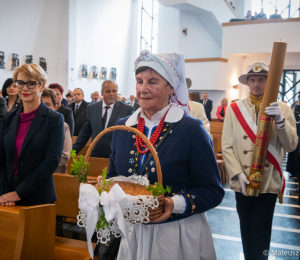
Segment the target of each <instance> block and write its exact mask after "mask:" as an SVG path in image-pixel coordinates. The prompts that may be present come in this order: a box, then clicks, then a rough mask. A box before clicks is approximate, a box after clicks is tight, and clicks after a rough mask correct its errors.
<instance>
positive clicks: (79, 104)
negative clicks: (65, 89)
mask: <svg viewBox="0 0 300 260" xmlns="http://www.w3.org/2000/svg"><path fill="white" fill-rule="evenodd" d="M81 104H82V101H81V102H80V103H78V104H76V103H75V110H74V112H76V111H77V109H79V108H80V106H81ZM77 106H78V108H77Z"/></svg>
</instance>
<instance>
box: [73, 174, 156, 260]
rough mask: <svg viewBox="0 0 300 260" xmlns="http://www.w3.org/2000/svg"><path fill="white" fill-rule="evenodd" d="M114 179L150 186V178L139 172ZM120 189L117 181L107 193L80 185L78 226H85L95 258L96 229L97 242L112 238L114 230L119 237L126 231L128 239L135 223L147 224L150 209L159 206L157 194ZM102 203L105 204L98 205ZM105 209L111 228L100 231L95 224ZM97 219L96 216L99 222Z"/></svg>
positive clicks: (105, 241) (90, 250)
mask: <svg viewBox="0 0 300 260" xmlns="http://www.w3.org/2000/svg"><path fill="white" fill-rule="evenodd" d="M113 179H114V181H127V182H132V183H136V184H141V185H144V186H146V187H148V185H149V180H148V179H147V178H146V177H144V176H140V175H139V176H138V175H132V176H130V177H128V178H127V177H124V176H118V177H115V178H113ZM115 186H116V188H115ZM119 189H121V188H120V186H119V185H118V184H115V185H114V186H113V188H112V189H111V190H110V191H109V192H108V193H106V192H102V193H101V196H100V195H99V193H98V191H97V190H96V188H95V187H94V186H93V185H90V184H81V185H80V192H79V201H78V204H79V208H80V212H79V215H78V216H77V220H78V221H77V225H78V226H80V227H85V228H86V232H87V242H88V247H89V252H90V255H91V257H93V253H92V243H91V238H92V235H93V233H94V231H96V233H97V238H98V242H100V243H103V244H105V243H107V242H108V241H109V240H110V234H111V233H112V234H114V235H115V236H116V237H120V236H122V234H123V235H124V237H125V238H126V237H127V233H128V232H129V231H130V230H131V225H132V223H134V224H140V223H148V222H149V221H150V220H149V211H148V208H151V209H155V208H157V207H158V206H159V202H158V200H157V198H156V197H153V196H145V195H139V196H131V195H129V194H125V193H124V192H123V190H122V189H121V191H120V190H119ZM122 192H123V193H122ZM99 204H101V205H102V207H99ZM102 208H103V210H104V212H105V217H106V219H107V221H108V223H109V225H108V228H101V229H99V230H97V229H96V223H97V221H98V219H99V217H100V215H101V211H102ZM121 212H122V213H123V214H121ZM97 216H98V217H97ZM108 216H109V217H108ZM95 219H97V221H96V222H95Z"/></svg>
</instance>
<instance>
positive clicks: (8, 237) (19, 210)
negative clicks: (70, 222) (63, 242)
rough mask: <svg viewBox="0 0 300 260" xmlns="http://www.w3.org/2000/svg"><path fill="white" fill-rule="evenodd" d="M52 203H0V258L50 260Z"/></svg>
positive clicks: (51, 248) (52, 227) (53, 238)
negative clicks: (26, 204)
mask: <svg viewBox="0 0 300 260" xmlns="http://www.w3.org/2000/svg"><path fill="white" fill-rule="evenodd" d="M54 240H55V205H53V204H45V205H38V206H30V207H26V206H15V207H5V206H0V248H1V249H0V259H1V260H28V259H30V260H39V259H43V260H52V259H53V248H54Z"/></svg>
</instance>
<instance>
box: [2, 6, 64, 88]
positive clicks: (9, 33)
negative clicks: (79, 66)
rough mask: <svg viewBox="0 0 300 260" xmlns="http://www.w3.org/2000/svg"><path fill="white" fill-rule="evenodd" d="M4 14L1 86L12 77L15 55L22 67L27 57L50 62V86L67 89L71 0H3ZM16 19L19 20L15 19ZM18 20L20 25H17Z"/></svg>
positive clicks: (48, 69)
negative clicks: (3, 60) (41, 58)
mask: <svg viewBox="0 0 300 260" xmlns="http://www.w3.org/2000/svg"><path fill="white" fill-rule="evenodd" d="M1 5H3V6H4V5H5V12H4V11H3V12H1V16H0V25H1V26H0V35H1V48H0V50H1V51H4V53H5V63H6V64H5V69H0V81H1V82H2V83H1V87H2V84H3V83H4V81H5V80H6V79H7V78H10V77H12V75H13V71H12V70H11V59H12V53H16V54H18V55H19V61H20V65H21V64H24V63H25V59H26V55H32V56H33V62H34V63H37V64H39V58H40V57H44V58H45V59H46V62H47V72H48V74H47V77H48V81H47V85H48V84H50V83H60V84H61V85H62V86H63V87H64V89H65V90H67V89H68V74H67V62H68V8H69V6H68V1H64V0H56V1H48V0H27V1H23V0H13V1H11V0H2V1H1ZM16 18H17V19H16ZM17 21H18V22H17Z"/></svg>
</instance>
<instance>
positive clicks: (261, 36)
mask: <svg viewBox="0 0 300 260" xmlns="http://www.w3.org/2000/svg"><path fill="white" fill-rule="evenodd" d="M299 25H300V21H293V22H280V21H279V22H271V23H259V24H246V25H232V26H223V39H222V57H223V58H227V56H228V54H233V53H236V54H241V53H270V52H271V51H272V48H273V42H275V41H280V40H282V41H284V42H287V44H288V45H287V52H300V44H299V42H300V33H296V32H298V31H299ZM291 32H294V33H291ZM237 36H238V37H237Z"/></svg>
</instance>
